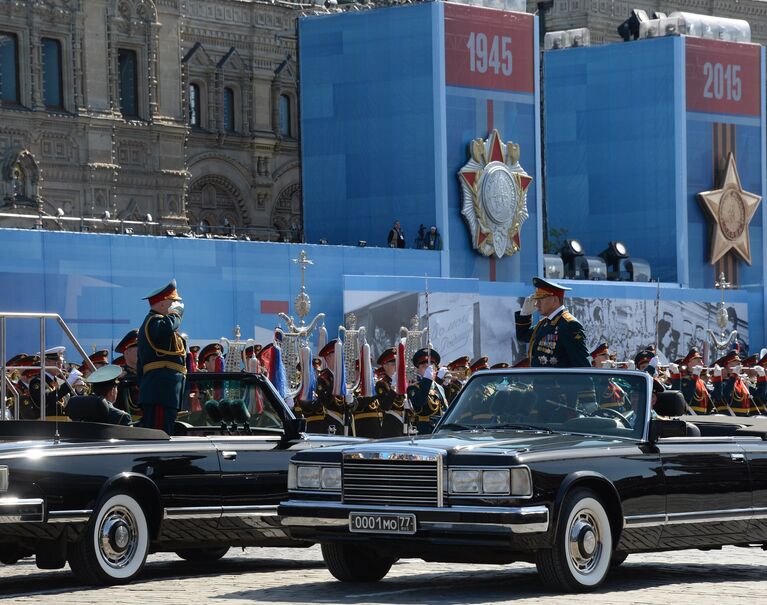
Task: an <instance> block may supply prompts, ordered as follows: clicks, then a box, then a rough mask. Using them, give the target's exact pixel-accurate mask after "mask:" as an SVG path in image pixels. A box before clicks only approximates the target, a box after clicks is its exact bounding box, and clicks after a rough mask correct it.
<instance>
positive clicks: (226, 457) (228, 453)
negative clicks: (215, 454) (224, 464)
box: [221, 450, 237, 460]
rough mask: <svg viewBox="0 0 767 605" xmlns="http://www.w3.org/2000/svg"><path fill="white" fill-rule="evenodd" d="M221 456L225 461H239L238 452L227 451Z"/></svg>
mask: <svg viewBox="0 0 767 605" xmlns="http://www.w3.org/2000/svg"><path fill="white" fill-rule="evenodd" d="M221 456H223V458H224V460H237V452H232V451H226V450H225V451H223V452H221Z"/></svg>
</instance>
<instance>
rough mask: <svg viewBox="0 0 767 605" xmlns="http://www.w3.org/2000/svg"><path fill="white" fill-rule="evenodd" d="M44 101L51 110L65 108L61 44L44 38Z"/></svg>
mask: <svg viewBox="0 0 767 605" xmlns="http://www.w3.org/2000/svg"><path fill="white" fill-rule="evenodd" d="M42 45H43V101H44V102H45V106H46V107H48V108H50V109H61V108H63V107H64V97H63V94H62V88H63V87H62V79H61V42H59V41H58V40H54V39H53V38H43V39H42Z"/></svg>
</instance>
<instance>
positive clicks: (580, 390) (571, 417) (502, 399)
mask: <svg viewBox="0 0 767 605" xmlns="http://www.w3.org/2000/svg"><path fill="white" fill-rule="evenodd" d="M648 385H649V376H648V375H647V374H643V373H639V372H610V371H607V370H593V371H583V372H564V371H563V372H552V371H546V372H530V371H527V372H508V373H503V374H496V373H493V374H490V373H487V374H485V373H479V374H476V375H475V376H473V377H472V378H471V380H469V382H468V383H467V384H466V386H465V387H464V388H463V390H462V391H461V393H460V394H459V396H458V397H457V398H456V400H455V401H454V402H453V404H452V405H451V406H450V408H449V409H448V411H447V413H446V414H445V416H444V418H443V419H442V422H441V423H440V424H439V426H438V427H437V431H441V430H465V429H488V430H489V429H512V430H513V429H519V430H540V431H556V432H568V433H587V434H595V435H608V436H616V437H629V438H634V439H641V438H642V436H643V431H644V422H645V417H646V406H647V394H648V391H649V386H648Z"/></svg>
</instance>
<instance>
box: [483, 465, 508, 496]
mask: <svg viewBox="0 0 767 605" xmlns="http://www.w3.org/2000/svg"><path fill="white" fill-rule="evenodd" d="M510 487H511V480H510V478H509V469H507V468H501V469H498V470H492V471H482V491H483V492H484V493H485V494H508V493H509V488H510Z"/></svg>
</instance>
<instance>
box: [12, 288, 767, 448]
mask: <svg viewBox="0 0 767 605" xmlns="http://www.w3.org/2000/svg"><path fill="white" fill-rule="evenodd" d="M533 285H534V286H535V292H534V293H533V294H532V295H531V296H529V297H527V298H526V299H525V301H524V304H523V305H522V309H521V310H520V311H518V312H517V313H516V316H515V323H516V336H517V339H518V341H519V342H525V343H528V348H527V353H528V354H527V357H526V358H524V359H523V360H522V361H520V362H518V363H516V364H514V367H551V368H568V367H594V368H615V367H624V368H627V369H637V370H642V371H647V372H649V373H650V374H651V375H652V376H653V390H654V391H656V392H657V391H660V390H664V389H675V390H680V391H681V392H682V393H683V395H684V397H685V399H686V401H687V404H688V407H689V411H690V412H691V413H694V414H712V413H721V414H728V415H735V416H751V415H758V414H765V415H767V377H766V376H765V368H767V355H764V356H763V357H761V358H760V357H759V356H756V355H755V356H751V357H749V358H747V359H742V358H741V356H740V355H739V353H738V351H737V349H733V350H731V351H730V352H728V353H727V354H726V355H724V356H723V357H721V358H720V359H718V360H717V361H716V362H715V363H714V364H713V366H712V367H704V365H703V358H702V356H701V354H700V352H699V351H698V350H697V349H691V350H690V352H689V353H688V354H687V356H686V357H685V358H684V359H679V360H675V361H674V363H670V364H669V365H668V366H666V367H659V365H658V360H657V357H656V354H655V351H654V348H653V347H652V346H648V347H647V348H646V349H645V350H642V351H639V352H638V353H637V355H636V357H635V358H634V360H632V361H628V362H617V361H616V360H615V359H614V357H613V356H612V355H611V353H610V349H609V346H608V344H607V343H601V344H600V345H599V346H597V347H596V348H595V349H593V350H591V351H589V350H588V348H587V347H586V336H585V334H584V332H583V327H582V326H581V324H580V323H579V322H578V320H577V319H576V318H575V317H573V315H572V314H570V313H569V312H568V311H567V309H566V307H565V305H564V297H565V292H566V291H567V290H569V288H566V287H564V286H561V285H559V284H555V283H553V282H550V281H546V280H543V279H541V278H534V279H533ZM146 300H148V302H149V306H150V310H149V313H148V314H147V316H146V317H145V318H144V321H143V322H142V324H141V327H140V328H138V329H133V330H130V331H129V332H128V333H127V334H126V335H125V336H124V337H123V339H122V340H121V341H120V342H119V343H118V345H117V346H116V347H115V348H114V353H115V354H116V355H118V356H117V357H115V358H114V359H113V360H112V363H111V364H110V362H109V351H107V350H101V351H96V352H95V353H93V354H92V355H90V357H89V360H90V364H89V363H87V362H86V361H85V360H83V362H82V364H81V365H80V366H79V367H71V368H69V369H65V368H66V363H65V361H64V352H65V349H64V347H54V348H52V349H48V350H46V351H45V352H44V355H43V357H44V360H45V361H44V365H45V368H46V371H45V382H46V384H45V388H43V387H42V384H41V372H40V364H41V359H40V355H39V354H37V355H28V354H24V353H21V354H19V355H16V356H14V357H13V358H12V359H9V360H8V361H7V363H6V371H7V373H8V381H9V383H10V386H9V389H12V390H15V391H16V393H17V394H18V396H19V403H20V409H19V415H20V417H21V418H22V419H38V418H40V415H41V413H40V405H41V400H42V399H43V397H44V400H45V415H46V417H47V418H48V419H51V418H65V417H68V418H72V419H78V416H79V415H80V413H79V411H78V410H79V409H80V406H81V405H82V406H85V404H86V403H87V404H88V406H85V407H88V409H89V410H90V412H89V413H88V414H85V413H83V414H82V416H83V419H85V418H86V417H87V418H88V419H91V420H92V419H94V417H93V413H92V410H93V403H94V401H97V402H98V406H100V407H99V408H98V411H99V416H98V418H99V419H100V420H102V421H104V422H110V423H115V424H129V423H130V422H131V421H135V420H138V421H139V423H140V424H141V425H142V426H146V427H151V428H159V429H163V430H165V431H166V432H168V433H169V434H172V433H173V427H174V423H175V421H176V418H177V413H178V410H179V409H180V407H181V406H182V402H183V398H184V382H185V380H184V379H185V375H186V374H187V373H188V372H199V371H202V372H221V371H223V369H224V355H223V349H222V347H221V345H220V344H219V343H211V344H209V345H207V346H205V347H203V348H202V349H200V348H199V347H195V346H193V347H187V346H186V342H185V339H184V338H183V335H182V334H180V332H179V329H180V327H181V321H182V317H183V310H184V307H183V303H182V302H181V297H180V296H179V294H178V291H177V289H176V283H175V280H174V281H172V282H170V283H169V284H167V285H166V286H164V287H162V288H160V289H159V290H157V291H156V292H153V293H152V294H150V295H149V296H147V297H146ZM534 311H537V312H538V313H539V315H540V319H539V320H538V321H537V322H536V323H535V324H533V321H532V315H533V312H534ZM272 346H273V345H271V344H270V345H267V346H266V347H264V348H263V349H262V347H261V346H259V345H256V346H254V347H249V348H248V349H246V350H245V351H243V352H242V360H241V361H242V363H243V364H244V365H245V366H246V367H248V370H249V371H256V372H258V371H264V367H263V365H261V364H260V363H259V362H260V361H261V360H262V354H264V353H266V351H268V349H269V348H270V347H272ZM334 351H335V341H334V340H333V341H330V342H328V343H327V344H326V345H325V346H324V347H323V348H322V349H321V350H320V351H319V354H318V357H317V358H315V359H314V361H313V364H312V365H313V368H312V369H311V370H309V371H314V372H316V385H317V386H316V389H315V391H314V393H313V397H311V398H310V399H308V400H305V401H302V400H300V399H298V400H296V401H295V402H293V401H289V403H290V404H291V405H293V409H294V411H295V412H296V415H297V416H299V417H304V418H305V419H306V422H307V430H308V432H319V433H328V432H331V433H339V434H342V433H347V434H355V435H358V436H362V437H391V436H398V435H402V434H407V433H408V432H412V431H414V430H417V431H418V432H419V433H427V432H431V430H432V428H433V425H434V422H435V420H436V419H438V418H439V417H440V416H442V414H443V413H444V412H445V411H446V410H447V407H448V406H449V405H450V403H451V402H452V401H453V399H455V397H456V395H457V394H458V392H459V391H460V390H461V388H462V387H463V385H464V384H465V383H466V380H467V379H468V377H469V376H470V375H471V374H473V373H475V372H478V371H481V370H486V369H496V368H508V367H509V364H507V363H504V362H502V363H497V364H495V365H493V366H489V365H488V358H487V357H479V358H477V359H474V360H473V361H471V360H470V358H469V357H468V356H462V357H459V358H458V359H455V360H453V361H451V362H449V363H447V364H445V365H442V360H441V357H440V355H439V353H438V352H437V351H435V350H434V349H432V348H428V347H427V348H424V349H420V350H418V351H417V352H416V353H415V354H414V355H413V356H412V360H411V361H412V364H413V366H414V367H415V370H416V373H417V377H416V378H415V380H413V381H411V382H410V383H409V384H407V385H406V386H403V387H400V388H398V385H397V351H396V349H395V348H388V349H386V350H385V351H383V353H381V355H380V356H379V357H378V359H377V368H376V370H375V393H374V394H373V395H372V396H368V397H362V396H360V394H359V393H356V394H355V393H352V394H350V395H347V396H342V395H338V394H335V393H337V389H334V388H333V387H334V376H335V374H336V371H335V367H334V365H335V359H336V357H335V354H334ZM91 365H92V366H93V367H95V368H96V370H95V371H92V370H91V367H90V366H91ZM238 366H239V364H238ZM86 383H87V385H88V387H87V391H88V395H86V396H84V395H83V394H82V392H83V386H84V385H85V384H86ZM594 384H595V383H594V382H589V385H590V386H589V387H587V388H586V389H585V390H584V392H583V393H579V395H578V397H579V401H580V402H582V401H583V400H590V403H591V404H594V403H596V404H598V405H599V406H601V407H605V408H611V409H613V410H615V411H618V412H628V411H630V409H631V408H632V402H631V399H630V398H629V397H628V396H627V394H626V393H625V392H624V391H623V389H622V388H621V386H620V384H619V381H612V380H608V381H606V382H604V383H601V382H600V383H599V384H600V385H603V386H599V387H595V386H594ZM597 391H598V392H597ZM43 392H44V393H45V395H41V393H43ZM9 393H10V391H9ZM187 394H188V393H187ZM73 396H77V397H73ZM84 397H89V398H90V399H89V400H86V399H84ZM94 398H95V399H94ZM13 400H14V397H12V396H10V395H7V401H8V402H9V403H10V402H11V401H13ZM72 404H75V405H72ZM8 407H9V410H8V415H9V416H10V417H12V414H13V409H12V405H9V406H8Z"/></svg>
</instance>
